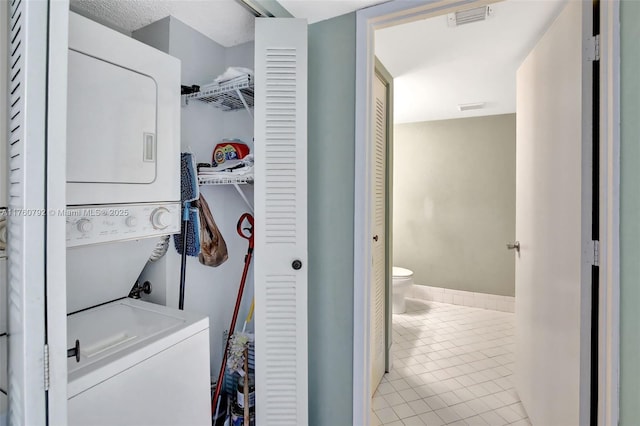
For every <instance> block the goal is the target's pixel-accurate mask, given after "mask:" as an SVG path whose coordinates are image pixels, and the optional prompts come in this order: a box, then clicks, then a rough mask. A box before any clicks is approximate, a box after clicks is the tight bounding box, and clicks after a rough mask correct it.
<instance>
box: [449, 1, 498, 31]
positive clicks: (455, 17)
mask: <svg viewBox="0 0 640 426" xmlns="http://www.w3.org/2000/svg"><path fill="white" fill-rule="evenodd" d="M492 14H493V9H492V8H491V6H482V7H476V8H474V9H467V10H459V11H457V12H454V13H450V14H448V15H447V22H448V24H449V26H450V27H458V26H460V25H464V24H471V23H472V22H479V21H484V20H485V19H487V18H488V17H489V16H491V15H492Z"/></svg>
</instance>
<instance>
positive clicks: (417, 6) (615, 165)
mask: <svg viewBox="0 0 640 426" xmlns="http://www.w3.org/2000/svg"><path fill="white" fill-rule="evenodd" d="M470 3H473V4H478V5H481V4H487V3H491V1H486V0H475V1H474V0H458V1H456V0H421V1H420V0H418V1H413V0H411V1H409V0H395V1H392V2H388V3H383V4H381V5H378V6H373V7H370V8H367V9H362V10H359V11H358V12H357V14H356V40H357V41H356V79H355V80H356V105H355V107H356V114H355V124H356V135H355V158H356V160H355V187H354V189H355V200H354V219H355V220H354V307H353V308H354V309H353V312H354V318H353V323H354V325H353V342H354V346H353V424H358V425H365V424H369V417H370V410H371V398H370V394H369V393H370V388H369V373H368V372H369V370H370V367H369V366H370V354H369V349H368V348H369V337H368V336H369V332H370V310H369V306H370V292H369V286H368V285H367V284H368V283H369V282H370V279H369V278H370V277H371V262H370V261H368V259H371V249H370V241H371V235H370V227H369V224H370V211H369V205H370V204H369V200H370V181H371V179H370V177H371V170H370V169H369V158H370V149H369V145H368V143H367V141H368V140H370V137H369V134H370V127H371V126H370V115H371V114H370V110H369V108H370V105H371V102H370V101H371V93H372V71H373V67H374V52H375V47H374V37H373V36H374V32H375V30H376V29H381V28H384V27H388V26H392V25H398V24H401V23H405V22H410V21H414V20H417V19H424V18H426V17H428V16H434V15H439V14H444V13H447V12H448V11H449V10H451V9H454V8H457V7H460V6H461V5H463V4H470ZM601 4H602V5H603V6H602V12H603V13H602V16H601V72H602V75H601V81H602V82H603V85H602V86H603V87H601V100H600V102H601V106H602V108H601V114H602V115H601V131H602V135H601V150H602V151H601V198H600V205H601V207H600V212H601V221H603V222H602V226H601V244H600V247H601V253H600V254H601V264H600V271H601V272H600V278H601V281H600V282H601V284H604V283H606V285H601V289H603V290H602V293H601V310H602V312H601V315H600V318H601V322H600V327H601V336H603V340H604V341H605V342H606V343H601V356H600V361H601V366H600V371H601V374H604V376H605V377H601V378H600V382H601V386H600V389H601V390H603V389H605V390H604V391H602V392H604V393H605V395H601V396H600V397H601V399H602V398H604V402H601V403H600V404H601V405H602V404H604V405H602V407H601V409H600V410H599V412H600V413H603V414H602V415H601V416H600V419H599V424H608V425H615V424H617V419H618V410H619V409H618V407H619V405H618V403H619V395H618V389H619V378H618V370H619V286H620V282H619V274H620V271H619V265H620V256H619V248H618V247H619V204H620V203H619V188H620V162H619V155H620V150H619V146H620V131H619V123H620V107H619V99H620V66H619V57H620V52H619V46H620V40H619V34H620V24H619V1H618V0H613V1H611V2H602V3H601ZM605 320H606V321H605ZM603 333H604V334H603Z"/></svg>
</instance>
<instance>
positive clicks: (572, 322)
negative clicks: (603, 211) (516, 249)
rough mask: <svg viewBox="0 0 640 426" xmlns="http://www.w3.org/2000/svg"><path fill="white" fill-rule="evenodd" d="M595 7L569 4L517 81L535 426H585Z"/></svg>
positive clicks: (523, 341) (523, 271) (524, 364)
mask: <svg viewBox="0 0 640 426" xmlns="http://www.w3.org/2000/svg"><path fill="white" fill-rule="evenodd" d="M591 7H592V6H591V2H580V1H571V2H567V5H566V6H565V8H564V10H563V11H562V12H561V13H560V15H559V16H558V18H557V19H556V21H555V22H554V23H553V25H552V26H551V27H550V28H549V30H548V31H547V32H546V33H545V34H544V36H543V37H542V39H541V40H540V41H539V42H538V44H537V45H536V46H535V47H534V49H533V50H532V51H531V53H530V54H529V56H528V57H527V58H526V59H525V61H524V62H523V64H522V65H521V67H520V69H519V70H518V73H517V117H516V122H517V125H516V129H517V149H516V194H517V195H516V236H517V239H518V240H519V241H520V244H521V250H520V253H519V255H516V309H515V311H516V313H515V317H516V337H517V339H516V381H515V384H516V390H517V391H518V393H519V395H520V398H521V400H522V402H523V404H524V407H525V408H526V410H527V413H528V414H529V418H530V419H531V422H532V423H533V424H534V425H549V426H554V425H582V424H588V423H589V411H588V410H589V366H590V361H589V349H590V340H589V339H590V334H589V332H590V326H591V323H590V320H591V319H590V308H591V306H590V280H591V262H592V254H591V255H590V254H589V247H590V246H591V241H590V240H591V238H590V237H591V203H592V199H591V198H592V197H591V149H592V147H591V144H592V140H591V136H590V135H591V123H590V114H591V105H590V102H591V95H590V91H591V83H590V78H591V74H590V72H589V71H590V69H591V66H592V64H591V63H590V62H588V60H587V58H586V54H585V51H586V49H585V38H586V37H588V36H589V35H590V34H591V17H590V14H591V13H590V9H591ZM591 253H593V251H591Z"/></svg>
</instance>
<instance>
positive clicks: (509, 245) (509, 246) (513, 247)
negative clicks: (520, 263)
mask: <svg viewBox="0 0 640 426" xmlns="http://www.w3.org/2000/svg"><path fill="white" fill-rule="evenodd" d="M507 249H508V250H515V251H517V252H518V253H520V241H516V242H514V243H513V244H512V243H507Z"/></svg>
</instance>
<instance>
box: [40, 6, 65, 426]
mask: <svg viewBox="0 0 640 426" xmlns="http://www.w3.org/2000/svg"><path fill="white" fill-rule="evenodd" d="M68 29H69V1H68V0H57V1H52V2H50V3H49V39H48V43H49V53H48V60H49V63H48V66H47V79H48V84H47V90H48V96H47V124H46V126H47V128H46V132H47V154H46V159H45V161H46V162H47V176H46V185H47V187H46V197H47V199H46V203H47V206H46V208H47V210H48V211H54V212H60V211H64V209H65V207H66V183H67V178H66V176H67V172H66V158H67V156H66V148H67V147H66V145H67V144H66V141H67V52H68V39H69V37H68ZM46 221H47V222H46V244H47V245H46V253H47V254H46V256H47V257H46V276H45V280H46V292H47V293H46V294H47V299H46V300H47V311H46V315H47V342H48V345H49V395H48V403H47V407H48V414H47V415H48V422H49V424H50V425H63V424H67V357H66V355H67V352H66V349H67V296H66V288H67V285H66V283H67V268H66V254H67V250H66V235H65V233H66V226H65V221H66V218H65V217H64V216H62V215H56V214H48V215H47V217H46Z"/></svg>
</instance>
